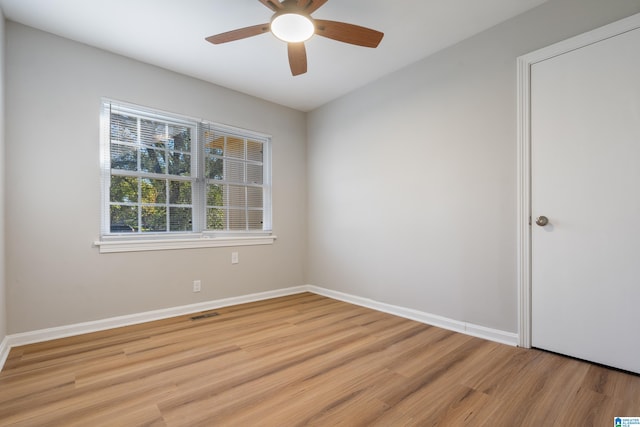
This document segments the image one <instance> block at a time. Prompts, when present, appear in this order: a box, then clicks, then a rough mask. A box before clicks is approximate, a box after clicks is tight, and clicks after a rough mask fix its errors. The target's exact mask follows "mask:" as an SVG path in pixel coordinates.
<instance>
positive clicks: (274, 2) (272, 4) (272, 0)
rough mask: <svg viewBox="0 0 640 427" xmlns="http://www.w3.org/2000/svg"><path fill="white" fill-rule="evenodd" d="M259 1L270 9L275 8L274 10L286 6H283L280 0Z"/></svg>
mask: <svg viewBox="0 0 640 427" xmlns="http://www.w3.org/2000/svg"><path fill="white" fill-rule="evenodd" d="M259 1H260V3H262V4H263V5H265V6H267V7H268V8H269V9H271V10H273V11H274V12H275V11H276V10H278V9H282V8H284V6H282V4H281V3H280V2H279V1H278V0H259Z"/></svg>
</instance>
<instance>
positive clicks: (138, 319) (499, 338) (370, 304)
mask: <svg viewBox="0 0 640 427" xmlns="http://www.w3.org/2000/svg"><path fill="white" fill-rule="evenodd" d="M302 292H312V293H315V294H318V295H323V296H326V297H328V298H333V299H336V300H339V301H344V302H348V303H351V304H355V305H359V306H362V307H367V308H371V309H373V310H378V311H382V312H384V313H389V314H393V315H396V316H400V317H404V318H406V319H411V320H415V321H418V322H421V323H426V324H428V325H433V326H437V327H440V328H444V329H449V330H451V331H455V332H460V333H463V334H467V335H472V336H475V337H479V338H484V339H487V340H490V341H496V342H499V343H502V344H507V345H511V346H516V345H517V344H518V335H517V334H515V333H511V332H504V331H500V330H497V329H491V328H486V327H484V326H478V325H473V324H470V323H467V322H461V321H458V320H453V319H449V318H446V317H442V316H438V315H435V314H429V313H425V312H422V311H418V310H414V309H410V308H405V307H400V306H395V305H391V304H386V303H382V302H378V301H374V300H371V299H368V298H362V297H358V296H355V295H349V294H345V293H343V292H338V291H333V290H330V289H325V288H320V287H318V286H313V285H303V286H295V287H291V288H284V289H277V290H274V291H267V292H260V293H255V294H249V295H243V296H238V297H231V298H223V299H219V300H214V301H207V302H202V303H197V304H190V305H183V306H178V307H171V308H166V309H161V310H153V311H147V312H144V313H136V314H131V315H127V316H118V317H111V318H108V319H101V320H95V321H91V322H83V323H77V324H74V325H66V326H58V327H55V328H48V329H40V330H37V331H32V332H24V333H19V334H12V335H8V336H6V337H5V338H4V339H3V340H2V343H0V369H1V367H3V366H4V363H5V362H6V360H7V357H8V356H9V351H10V350H11V348H13V347H18V346H22V345H27V344H33V343H38V342H44V341H50V340H53V339H58V338H66V337H70V336H75V335H81V334H87V333H90V332H97V331H103V330H106V329H112V328H119V327H123V326H130V325H136V324H139V323H144V322H151V321H154V320H161V319H167V318H170V317H175V316H182V315H185V314H191V313H197V312H200V311H207V310H213V309H216V308H222V307H229V306H232V305H238V304H245V303H249V302H255V301H262V300H266V299H271V298H278V297H283V296H287V295H294V294H299V293H302Z"/></svg>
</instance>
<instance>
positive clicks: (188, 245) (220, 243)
mask: <svg viewBox="0 0 640 427" xmlns="http://www.w3.org/2000/svg"><path fill="white" fill-rule="evenodd" d="M161 237H162V238H158V236H143V238H139V239H135V240H134V239H128V240H121V238H116V239H109V238H108V237H107V236H105V237H103V238H102V240H98V241H95V242H94V245H95V246H97V247H98V248H99V250H100V253H101V254H106V253H116V252H140V251H165V250H173V249H198V248H221V247H229V246H258V245H272V244H273V242H274V241H275V240H276V239H277V236H274V235H272V234H270V235H262V236H259V235H256V236H253V235H252V236H233V237H210V236H208V235H207V234H204V233H203V234H202V235H200V236H198V237H193V236H191V235H189V237H186V236H185V235H184V234H183V235H180V236H161ZM170 237H173V238H170Z"/></svg>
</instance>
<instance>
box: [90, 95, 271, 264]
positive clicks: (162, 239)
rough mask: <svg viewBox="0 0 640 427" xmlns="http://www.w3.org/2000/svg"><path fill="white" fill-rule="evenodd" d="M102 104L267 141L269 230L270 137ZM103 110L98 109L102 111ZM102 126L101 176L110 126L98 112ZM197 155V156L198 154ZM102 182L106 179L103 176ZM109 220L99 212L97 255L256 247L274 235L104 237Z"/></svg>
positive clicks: (223, 233)
mask: <svg viewBox="0 0 640 427" xmlns="http://www.w3.org/2000/svg"><path fill="white" fill-rule="evenodd" d="M105 102H110V103H114V104H118V105H119V106H121V107H125V108H126V107H130V108H133V109H134V110H136V109H137V110H139V109H140V108H144V109H145V110H148V111H155V112H157V113H158V115H159V116H160V117H162V118H166V117H170V118H173V119H175V120H185V121H189V122H193V121H196V122H200V123H203V124H211V125H215V126H216V127H217V128H218V129H222V130H224V131H228V132H230V133H238V132H241V134H242V135H243V136H244V137H247V136H249V137H251V136H253V137H256V138H259V139H261V140H265V139H266V140H268V141H269V142H268V143H266V144H265V145H264V147H265V151H264V156H265V161H264V167H265V177H266V178H267V179H266V180H265V185H266V187H265V189H266V191H268V193H269V197H267V198H266V200H265V201H264V206H263V209H264V211H263V212H264V221H265V222H266V223H267V224H269V228H271V221H272V219H271V215H272V206H271V143H270V141H271V136H270V135H266V134H262V133H259V132H254V131H250V130H246V129H239V128H236V127H234V126H229V125H223V124H219V123H213V122H210V121H207V120H203V119H200V118H193V117H187V116H183V115H178V114H175V113H167V112H164V111H160V110H157V109H153V108H148V107H141V106H137V105H134V104H129V103H127V102H122V101H117V100H113V99H109V98H102V100H101V106H102V105H103V104H104V103H105ZM103 110H104V109H103V108H102V107H101V111H103ZM100 120H101V123H100V126H101V159H100V167H101V174H110V171H108V170H107V169H106V168H105V167H104V165H105V162H108V161H109V157H110V151H109V144H108V143H105V140H104V138H105V137H106V138H107V139H110V136H105V135H104V133H105V129H107V128H108V125H107V123H109V122H108V121H109V118H108V117H105V115H104V114H103V113H101V117H100ZM197 154H198V155H199V153H197ZM103 179H105V177H103ZM102 192H103V194H102V200H101V203H102V208H101V211H104V205H105V203H107V202H106V201H108V200H109V194H108V191H107V190H106V188H104V185H103V189H102ZM107 224H108V218H105V213H104V212H102V218H101V234H100V238H99V239H98V240H96V241H94V242H93V245H94V246H95V247H97V248H98V249H99V253H101V254H102V253H118V252H140V251H162V250H177V249H198V248H216V247H233V246H258V245H272V244H273V243H274V242H275V240H276V239H277V236H275V235H273V234H272V232H271V231H270V230H264V231H244V232H242V231H241V232H233V231H215V232H214V231H210V230H204V231H201V232H192V233H175V232H166V233H148V234H136V235H128V234H127V235H125V234H105V233H104V230H106V229H107V227H106V226H107Z"/></svg>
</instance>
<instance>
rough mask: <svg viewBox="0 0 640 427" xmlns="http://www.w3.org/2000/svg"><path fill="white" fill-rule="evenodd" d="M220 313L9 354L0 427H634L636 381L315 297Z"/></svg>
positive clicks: (1, 377)
mask: <svg viewBox="0 0 640 427" xmlns="http://www.w3.org/2000/svg"><path fill="white" fill-rule="evenodd" d="M216 311H217V312H218V313H219V315H218V316H215V317H210V318H205V319H202V320H191V319H190V316H182V317H176V318H172V319H167V320H162V321H157V322H152V323H147V324H142V325H136V326H130V327H126V328H119V329H114V330H110V331H105V332H98V333H93V334H88V335H83V336H77V337H72V338H65V339H61V340H55V341H50V342H45V343H39V344H33V345H27V346H23V347H19V348H14V349H12V350H11V353H10V354H9V357H8V359H7V362H6V365H5V367H4V369H3V371H2V373H0V425H3V426H4V425H24V426H58V425H60V426H75V425H77V426H92V427H93V426H138V425H150V426H156V425H157V426H165V425H167V426H227V425H229V426H301V425H319V426H335V425H343V426H413V425H418V426H431V425H439V426H492V427H500V426H536V427H540V426H544V427H546V426H564V427H572V426H576V427H578V426H579V427H583V426H612V425H613V418H614V416H639V417H640V376H636V375H631V374H628V373H623V372H619V371H615V370H610V369H606V368H603V367H601V366H596V365H592V364H589V363H586V362H582V361H577V360H573V359H570V358H566V357H562V356H558V355H554V354H549V353H545V352H542V351H538V350H525V349H520V348H513V347H509V346H506V345H501V344H497V343H494V342H490V341H485V340H482V339H478V338H473V337H470V336H466V335H461V334H457V333H454V332H450V331H447V330H443V329H439V328H436V327H431V326H428V325H424V324H421V323H417V322H414V321H410V320H406V319H402V318H399V317H395V316H392V315H388V314H384V313H380V312H376V311H373V310H370V309H366V308H362V307H358V306H354V305H350V304H347V303H343V302H339V301H335V300H332V299H329V298H325V297H322V296H318V295H314V294H309V293H305V294H299V295H293V296H289V297H283V298H277V299H272V300H267V301H261V302H256V303H251V304H244V305H238V306H233V307H227V308H222V309H219V310H216ZM639 357H640V355H639Z"/></svg>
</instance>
